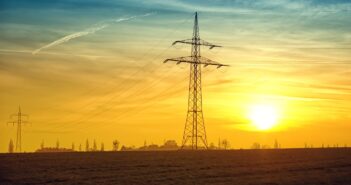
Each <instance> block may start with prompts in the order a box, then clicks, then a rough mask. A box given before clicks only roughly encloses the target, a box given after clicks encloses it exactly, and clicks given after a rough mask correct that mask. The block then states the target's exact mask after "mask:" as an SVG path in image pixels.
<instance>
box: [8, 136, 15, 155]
mask: <svg viewBox="0 0 351 185" xmlns="http://www.w3.org/2000/svg"><path fill="white" fill-rule="evenodd" d="M13 152H14V145H13V141H12V139H11V140H10V143H9V153H13Z"/></svg>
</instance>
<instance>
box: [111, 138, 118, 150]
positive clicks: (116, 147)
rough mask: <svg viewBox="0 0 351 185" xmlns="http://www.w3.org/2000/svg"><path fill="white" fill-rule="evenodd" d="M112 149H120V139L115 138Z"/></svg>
mask: <svg viewBox="0 0 351 185" xmlns="http://www.w3.org/2000/svg"><path fill="white" fill-rule="evenodd" d="M112 144H113V145H112V151H117V150H118V147H119V141H117V140H114V141H113V142H112Z"/></svg>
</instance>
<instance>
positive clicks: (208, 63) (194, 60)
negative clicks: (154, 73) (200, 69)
mask: <svg viewBox="0 0 351 185" xmlns="http://www.w3.org/2000/svg"><path fill="white" fill-rule="evenodd" d="M169 61H172V62H176V63H177V65H178V64H180V63H190V64H202V65H204V67H207V66H217V68H220V67H223V66H226V67H227V66H229V65H226V64H221V63H219V62H216V61H213V60H210V59H208V58H205V57H201V56H200V57H197V58H195V57H193V56H186V57H178V58H169V59H166V60H165V61H163V63H167V62H169Z"/></svg>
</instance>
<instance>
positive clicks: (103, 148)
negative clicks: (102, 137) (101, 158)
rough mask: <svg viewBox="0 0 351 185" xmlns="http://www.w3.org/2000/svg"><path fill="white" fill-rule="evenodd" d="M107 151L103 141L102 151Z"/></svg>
mask: <svg viewBox="0 0 351 185" xmlns="http://www.w3.org/2000/svg"><path fill="white" fill-rule="evenodd" d="M103 151H105V145H104V143H101V152H103Z"/></svg>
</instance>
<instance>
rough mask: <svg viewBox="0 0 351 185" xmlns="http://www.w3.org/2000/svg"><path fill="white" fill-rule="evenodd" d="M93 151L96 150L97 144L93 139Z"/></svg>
mask: <svg viewBox="0 0 351 185" xmlns="http://www.w3.org/2000/svg"><path fill="white" fill-rule="evenodd" d="M93 151H94V152H96V151H97V145H96V141H95V139H94V144H93Z"/></svg>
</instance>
